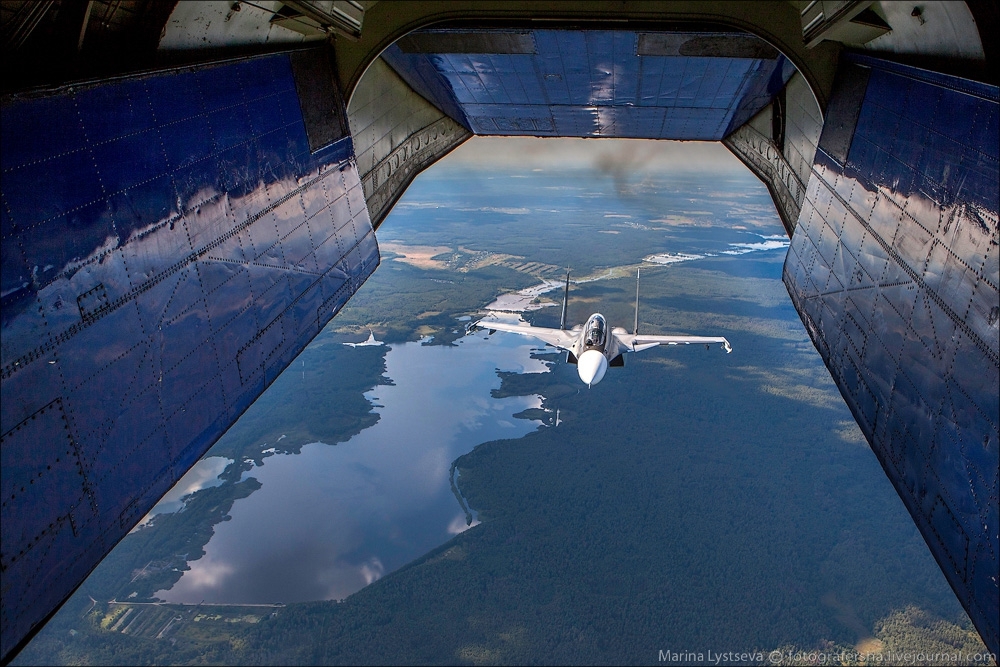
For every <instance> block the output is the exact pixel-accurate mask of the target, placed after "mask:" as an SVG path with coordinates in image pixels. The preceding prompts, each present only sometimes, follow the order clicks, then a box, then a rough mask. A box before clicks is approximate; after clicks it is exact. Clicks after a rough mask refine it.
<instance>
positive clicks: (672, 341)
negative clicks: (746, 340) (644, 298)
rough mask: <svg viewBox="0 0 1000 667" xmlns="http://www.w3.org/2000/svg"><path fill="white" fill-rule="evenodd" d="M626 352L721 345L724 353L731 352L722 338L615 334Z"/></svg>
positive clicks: (730, 347) (728, 345) (727, 342)
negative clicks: (665, 347)
mask: <svg viewBox="0 0 1000 667" xmlns="http://www.w3.org/2000/svg"><path fill="white" fill-rule="evenodd" d="M616 336H617V337H618V340H619V341H621V344H622V347H624V348H625V349H626V351H628V352H641V351H642V350H648V349H649V348H651V347H656V346H657V345H697V344H704V345H710V344H712V343H722V349H724V350H725V351H726V353H727V354H728V353H730V352H732V351H733V348H732V346H731V345H730V344H729V341H728V340H726V339H725V338H723V337H722V336H652V335H647V334H616Z"/></svg>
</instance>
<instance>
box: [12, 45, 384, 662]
mask: <svg viewBox="0 0 1000 667" xmlns="http://www.w3.org/2000/svg"><path fill="white" fill-rule="evenodd" d="M341 111H342V110H341ZM0 146H2V148H0V150H2V156H0V157H2V170H3V181H2V194H0V197H2V207H0V216H2V223H3V224H2V231H3V245H2V249H3V257H2V267H3V275H2V296H3V304H2V314H3V321H2V363H0V366H2V384H0V392H2V401H0V415H2V427H0V433H2V459H3V460H2V469H0V470H2V491H0V496H2V505H3V507H2V523H0V526H2V558H0V562H2V572H3V580H2V598H3V602H2V621H0V629H2V633H0V634H2V642H3V646H2V649H3V655H5V656H6V655H9V651H10V650H11V649H12V647H14V646H15V645H16V644H17V643H18V642H19V641H21V639H22V638H24V637H25V636H27V635H28V633H30V632H31V630H32V629H33V628H35V627H36V626H37V625H38V624H39V623H40V622H41V621H42V620H43V619H45V618H46V616H47V615H48V614H49V613H51V612H52V611H53V610H54V609H56V608H57V607H58V605H59V604H60V603H61V602H62V601H63V600H64V599H65V598H66V597H67V596H68V595H69V594H70V593H71V592H72V591H73V589H74V588H75V587H76V586H77V585H78V584H79V583H80V582H81V581H83V579H84V578H85V577H86V576H87V574H89V573H90V571H91V570H92V569H93V568H94V566H95V565H96V564H97V563H98V562H99V561H100V559H101V558H102V557H103V556H104V555H105V554H106V553H107V552H108V551H109V550H110V549H111V548H112V547H113V546H114V545H115V544H116V543H117V542H118V540H119V539H121V538H122V537H123V536H124V535H125V534H126V533H127V532H128V531H129V529H131V528H132V526H133V525H135V523H136V522H137V521H138V520H139V519H140V518H141V517H142V516H143V515H144V514H145V513H146V512H147V511H148V510H149V509H150V508H151V507H152V506H153V504H154V503H155V502H156V501H157V500H158V499H159V498H160V497H161V496H162V495H163V493H164V492H166V491H167V490H168V489H169V488H170V487H171V486H172V485H173V484H174V483H175V482H176V481H177V479H178V478H180V476H181V475H183V474H184V472H185V471H187V469H188V468H189V467H190V466H191V465H192V464H193V463H194V462H195V461H197V460H198V459H199V458H200V457H201V455H202V454H203V453H204V452H205V451H206V450H207V449H208V447H209V446H210V445H211V444H212V443H213V442H214V441H215V440H216V439H217V438H218V437H219V436H220V435H221V434H222V433H223V432H225V430H226V429H227V428H228V427H229V425H230V424H232V423H233V422H234V421H235V420H236V418H237V417H238V416H239V415H240V414H241V413H242V412H243V411H244V410H245V409H246V408H247V407H248V406H249V405H250V404H251V403H252V402H253V401H254V399H256V398H257V396H259V395H260V393H261V392H262V391H263V390H264V388H265V387H266V386H267V385H268V384H270V382H271V381H273V380H274V378H275V377H277V375H278V374H279V373H280V372H281V370H282V369H284V368H285V367H286V366H287V365H288V363H290V362H291V360H292V359H293V358H294V357H295V356H296V355H297V354H298V352H299V351H300V350H302V349H303V348H304V347H305V345H306V344H307V343H308V342H309V340H311V339H312V338H313V337H314V336H315V335H316V333H318V332H319V330H320V329H321V328H322V327H323V326H324V325H325V324H326V323H327V322H328V321H329V319H330V318H331V317H332V316H333V315H334V314H335V313H336V312H337V311H338V310H339V309H340V307H341V306H342V305H343V304H344V303H345V302H346V301H347V299H348V298H349V297H350V296H351V295H352V294H353V293H354V291H355V290H356V289H357V288H358V287H359V286H360V285H361V284H362V283H363V282H364V281H365V279H366V278H367V277H368V276H369V275H370V274H371V272H372V271H373V270H374V269H375V267H376V266H377V265H378V261H379V257H378V247H377V245H376V242H375V236H374V233H373V231H372V227H371V224H370V222H369V219H368V212H367V209H366V207H365V202H364V197H363V194H362V189H361V184H360V180H359V176H358V172H357V168H356V166H355V164H354V160H353V147H352V144H351V140H350V138H344V139H341V140H340V141H337V142H335V143H333V144H331V145H329V146H326V147H325V148H321V149H320V150H317V151H316V152H315V153H310V150H309V143H308V140H307V136H306V130H305V126H304V124H303V115H302V111H301V109H300V107H299V98H298V96H297V94H296V83H295V79H294V77H293V74H292V68H291V66H290V61H289V56H288V55H287V54H282V55H275V56H268V57H261V58H253V59H247V60H243V61H240V62H234V63H230V64H224V65H219V66H210V67H202V68H197V69H186V70H181V71H172V72H167V73H160V74H156V75H151V76H142V77H135V78H128V79H122V80H117V81H113V82H106V83H101V84H98V85H92V86H70V87H66V88H64V89H61V90H58V91H55V92H50V93H48V94H44V95H39V96H34V97H30V96H29V97H24V98H21V99H14V100H9V101H8V102H6V103H5V104H4V106H3V109H2V144H0Z"/></svg>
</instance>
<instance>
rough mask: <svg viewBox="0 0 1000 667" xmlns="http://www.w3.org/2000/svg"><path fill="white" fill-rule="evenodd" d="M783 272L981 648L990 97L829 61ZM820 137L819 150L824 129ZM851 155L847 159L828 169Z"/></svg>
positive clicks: (993, 451)
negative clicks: (832, 83)
mask: <svg viewBox="0 0 1000 667" xmlns="http://www.w3.org/2000/svg"><path fill="white" fill-rule="evenodd" d="M851 69H854V70H855V72H856V73H857V74H861V75H863V76H858V75H853V76H848V77H845V78H846V79H847V83H846V85H844V86H843V87H842V88H841V89H840V93H839V94H841V95H847V92H848V91H849V90H850V88H851V87H852V86H853V87H855V88H856V87H857V84H858V81H859V80H860V79H862V78H867V79H868V80H867V86H866V87H863V89H862V94H863V95H864V97H863V103H862V101H861V99H855V100H853V101H852V100H851V99H847V97H845V98H844V99H842V100H840V102H842V103H836V102H838V100H837V95H838V91H836V90H835V92H834V98H833V100H832V101H831V104H830V107H829V109H830V113H831V115H832V114H834V113H836V112H838V111H839V113H840V117H836V118H834V117H830V118H828V119H827V126H826V129H825V130H824V136H823V137H822V138H821V140H820V150H818V151H817V153H816V161H815V163H814V165H813V170H812V172H813V173H812V177H811V179H810V181H809V185H808V189H807V192H806V198H805V202H804V204H803V208H802V213H801V215H800V217H799V221H798V226H797V227H796V230H795V235H794V237H793V239H792V245H791V248H790V250H789V253H788V258H787V260H786V263H785V271H784V280H785V284H786V286H787V287H788V291H789V293H790V294H791V296H792V300H793V302H794V303H795V306H796V308H797V309H798V311H799V313H800V315H801V316H802V320H803V322H804V323H805V325H806V328H807V330H808V331H809V334H810V336H811V337H812V339H813V342H814V343H815V344H816V347H817V348H818V349H819V351H820V354H821V355H822V356H823V359H824V361H825V362H826V364H827V367H828V368H829V369H830V372H831V374H832V375H833V377H834V379H835V380H836V382H837V385H838V386H839V387H840V390H841V393H843V395H844V398H845V399H846V401H847V404H848V405H849V406H850V408H851V410H852V411H853V413H854V415H855V417H856V419H857V421H858V424H859V425H860V426H861V428H862V430H863V431H864V432H865V435H866V436H867V437H868V440H869V442H870V443H871V446H872V449H873V450H874V452H875V454H876V455H877V456H878V458H879V461H880V462H881V463H882V466H883V468H884V469H885V472H886V474H887V475H888V476H889V478H890V479H891V480H892V482H893V484H894V485H895V487H896V490H897V491H898V492H899V495H900V497H901V498H902V500H903V502H904V504H905V505H906V507H907V509H908V510H909V511H910V514H911V515H912V516H913V519H914V521H915V522H916V524H917V526H918V528H919V529H920V531H921V533H922V534H923V536H924V539H925V540H926V541H927V544H928V545H929V546H930V550H931V552H932V553H933V554H934V556H935V558H936V559H937V561H938V563H939V564H940V565H941V568H942V570H943V571H944V573H945V575H946V577H947V578H948V581H949V582H950V583H951V585H952V587H953V588H954V590H955V592H956V593H957V595H958V598H959V600H960V601H961V602H962V604H963V605H964V606H965V609H966V610H967V611H968V613H969V616H970V617H971V618H972V620H973V622H974V623H975V624H976V627H977V628H978V629H979V632H980V634H981V635H982V637H983V639H984V640H985V642H986V644H987V646H989V648H990V650H991V651H993V652H994V653H996V651H997V648H998V647H997V644H998V641H997V632H998V631H997V618H998V609H997V600H998V595H1000V593H998V587H997V576H998V553H997V551H998V537H997V536H998V532H1000V528H998V504H1000V497H998V489H1000V482H998V433H1000V431H998V421H1000V420H998V413H1000V404H998V403H1000V399H998V384H1000V361H998V359H1000V350H998V347H1000V343H998V319H1000V303H998V283H1000V277H998V273H1000V269H998V267H1000V259H998V221H997V220H998V219H997V214H998V199H1000V194H998V188H1000V186H998V181H1000V169H998V152H1000V140H998V126H1000V114H998V91H997V88H996V87H993V86H986V85H983V84H978V83H973V82H970V81H966V80H963V79H956V78H953V77H948V76H944V75H940V74H935V73H930V72H925V71H922V70H916V69H913V68H908V67H903V66H900V65H896V64H892V63H888V62H884V61H880V60H877V59H874V58H866V57H861V56H855V57H852V59H850V60H848V61H847V62H846V63H843V64H842V65H841V70H842V71H843V72H844V73H850V70H851ZM828 131H831V134H832V136H831V138H830V140H829V141H828V137H827V132H828ZM845 146H849V151H848V152H847V155H846V157H847V159H846V163H844V164H842V163H840V162H838V161H837V160H836V159H835V156H834V155H831V153H833V154H836V153H837V152H838V150H839V149H840V148H842V147H845Z"/></svg>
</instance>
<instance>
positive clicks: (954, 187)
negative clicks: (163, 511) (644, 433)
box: [0, 0, 1000, 663]
mask: <svg viewBox="0 0 1000 667" xmlns="http://www.w3.org/2000/svg"><path fill="white" fill-rule="evenodd" d="M613 4H614V6H612V3H603V2H578V3H561V2H499V1H497V2H491V1H482V2H468V1H465V0H454V1H452V2H420V3H416V2H405V3H402V2H392V1H387V0H382V1H381V2H357V1H354V0H350V1H348V0H337V1H336V2H305V1H302V2H266V1H261V2H255V3H241V2H228V1H217V2H216V1H213V2H189V1H181V2H157V1H155V0H148V1H145V2H128V3H121V2H117V3H116V2H90V3H76V2H71V1H69V0H63V1H61V2H60V1H56V2H46V3H33V2H13V1H7V0H4V1H3V2H2V3H0V10H2V11H0V20H2V24H0V38H2V47H3V49H4V55H5V61H6V62H7V63H9V68H10V69H11V71H12V74H11V76H10V77H5V81H4V82H3V87H4V93H3V97H2V100H0V102H2V106H0V113H2V118H0V120H2V123H0V132H2V143H0V167H2V175H3V179H2V188H0V199H2V206H0V217H2V262H0V267H2V285H0V287H2V290H0V292H2V338H0V343H2V344H0V352H2V358H0V368H2V374H0V399H2V400H0V452H2V467H0V478H2V484H0V495H2V522H0V530H2V553H0V566H2V575H3V576H2V608H0V612H2V613H0V630H2V633H0V634H2V660H3V662H5V663H6V662H7V661H9V660H10V659H11V658H12V657H13V656H14V655H16V653H17V651H19V650H20V648H21V647H23V646H24V644H25V643H26V642H27V641H28V640H29V639H30V638H31V637H32V636H33V635H34V633H35V632H37V630H38V629H39V628H40V627H41V626H42V625H43V624H44V623H45V621H46V619H48V618H49V617H50V616H51V615H52V614H53V613H55V611H56V610H57V609H58V608H59V606H60V605H61V604H62V603H63V602H64V601H65V600H66V599H67V598H68V597H69V595H71V594H72V592H73V591H74V590H75V589H76V588H77V586H79V584H80V583H81V582H82V581H83V580H84V578H85V577H86V576H87V575H88V574H89V573H90V572H91V571H92V570H93V568H94V567H95V566H96V565H97V564H98V563H99V562H100V560H101V559H102V558H103V557H104V556H105V555H106V554H107V553H108V552H109V551H110V550H111V549H112V548H113V547H114V545H115V544H117V543H118V541H119V540H120V539H121V538H122V537H124V536H125V535H126V534H127V533H128V531H129V530H131V529H132V527H133V526H134V525H135V523H136V522H137V521H139V520H140V519H141V518H142V516H144V515H145V514H146V512H147V511H148V510H149V509H150V508H151V507H152V506H153V505H154V504H155V503H156V502H157V500H159V498H160V497H161V496H162V495H163V494H164V493H165V492H166V491H167V490H168V489H169V488H170V487H171V486H172V485H173V484H174V483H175V482H176V481H177V480H178V479H179V478H180V477H181V476H182V475H183V474H184V473H185V472H186V471H187V470H188V469H189V468H190V467H191V466H192V465H193V464H194V463H195V462H196V461H198V459H199V458H200V457H201V456H202V455H203V454H204V453H205V451H207V450H208V448H209V447H210V446H211V445H212V444H213V443H214V442H215V441H216V440H217V439H218V438H219V437H220V436H221V435H222V434H223V433H225V431H226V429H227V428H229V426H230V425H231V424H232V423H234V422H235V420H236V419H237V418H238V417H239V416H240V415H241V414H242V412H243V411H244V410H245V409H246V408H247V407H248V406H249V405H250V404H252V403H253V401H254V400H255V399H256V398H257V397H258V396H259V395H260V394H261V393H262V392H263V391H264V390H265V389H266V388H267V386H268V385H269V384H270V383H271V382H272V381H273V380H274V379H275V378H276V377H277V376H278V374H280V372H281V371H282V370H283V369H284V368H285V367H286V366H287V365H288V364H289V363H291V361H292V360H293V359H294V358H295V356H296V355H297V354H298V353H299V352H300V351H301V350H302V349H303V348H304V347H305V346H306V345H307V344H308V343H309V341H310V340H311V339H312V338H313V337H314V336H315V335H316V334H317V333H318V332H319V331H320V330H321V329H322V328H323V327H324V326H325V325H326V324H327V322H329V320H330V319H331V318H332V317H334V316H335V315H336V314H337V312H338V311H339V310H340V308H341V307H342V306H343V305H344V304H345V303H346V302H347V300H348V299H349V298H350V297H351V295H352V294H354V292H355V291H356V290H357V289H358V288H359V287H360V285H361V284H363V283H364V281H365V280H366V279H367V278H368V276H370V275H371V274H372V272H373V271H375V270H376V267H377V266H378V263H379V254H378V244H377V241H376V230H377V228H378V225H379V223H380V222H381V221H382V220H383V219H384V218H385V216H386V215H387V214H388V212H389V211H390V210H391V208H392V206H393V204H394V203H395V202H396V201H397V200H398V199H399V197H400V196H401V195H402V193H403V192H404V191H405V189H406V187H407V186H408V185H409V183H410V182H412V180H413V178H414V177H415V176H416V175H417V174H418V173H420V171H421V170H423V169H425V168H427V167H428V166H430V165H431V164H433V163H434V162H435V161H436V160H438V159H440V158H441V157H443V156H444V155H446V154H447V153H448V152H449V151H451V150H452V149H453V148H455V147H456V146H458V145H459V144H461V143H462V142H463V141H465V140H466V139H468V138H469V137H471V136H473V135H500V136H573V137H634V138H647V139H683V140H701V141H721V142H723V144H724V145H726V146H727V148H729V150H730V151H732V152H733V153H734V155H736V157H738V158H739V159H740V160H741V161H743V163H744V164H746V166H747V167H748V168H749V169H750V170H751V171H753V172H754V173H755V174H756V175H757V176H758V177H759V178H760V179H761V180H762V181H763V182H764V184H765V185H766V186H767V187H768V189H769V191H770V192H771V194H772V196H773V198H774V202H775V207H776V209H777V211H778V214H779V216H780V217H781V219H782V221H783V223H784V225H785V228H786V230H787V231H788V233H789V236H790V238H791V246H790V249H789V252H788V255H787V258H786V262H785V267H784V274H783V280H784V282H785V285H786V287H787V289H788V293H789V295H790V298H791V300H792V303H793V304H794V306H795V308H796V310H797V311H798V312H799V314H800V317H801V318H802V321H803V324H804V325H805V328H806V330H807V332H808V334H809V336H810V338H811V339H812V341H813V343H814V344H815V346H816V348H817V350H818V351H819V352H820V354H821V356H822V357H823V360H824V362H825V363H826V366H827V368H828V369H829V371H830V374H831V376H832V377H833V379H834V381H835V382H836V384H837V386H838V387H839V389H840V391H841V393H842V395H843V396H844V399H845V400H846V402H847V404H848V406H849V407H850V409H851V411H852V413H853V414H854V416H855V418H856V420H857V422H858V425H859V426H860V427H861V430H862V431H863V432H864V434H865V436H866V438H867V439H868V442H869V444H870V446H871V448H872V450H873V451H874V452H875V454H876V456H877V457H878V459H879V461H880V463H881V465H882V467H883V469H884V470H885V472H886V475H887V476H888V478H889V479H890V480H891V481H892V483H893V485H894V486H895V488H896V490H897V492H898V493H899V495H900V497H901V499H902V500H903V503H904V504H905V506H906V507H907V509H908V511H909V512H910V514H911V516H912V517H913V520H914V522H915V523H916V525H917V527H918V528H919V530H920V532H921V534H922V535H923V537H924V539H925V541H926V542H927V544H928V546H929V548H930V551H931V553H932V554H933V555H934V557H935V558H936V560H937V562H938V564H939V565H940V566H941V569H942V571H943V572H944V574H945V576H946V578H947V579H948V581H949V583H950V584H951V586H952V588H953V589H954V591H955V593H956V595H957V597H958V599H959V600H960V602H961V603H962V605H963V606H964V608H965V609H966V611H967V612H968V613H969V616H970V618H971V619H972V620H973V622H974V624H975V626H976V628H977V630H978V631H979V633H980V635H981V636H982V638H983V640H984V642H985V643H986V645H987V647H988V648H989V649H990V650H991V651H992V652H994V654H995V653H996V652H997V651H998V634H1000V630H998V626H997V619H998V617H1000V610H998V597H1000V589H998V570H1000V564H998V555H1000V546H998V534H1000V528H998V514H1000V510H998V506H1000V478H998V476H1000V472H998V470H1000V465H998V451H1000V421H998V418H997V415H998V414H1000V398H998V385H1000V342H998V338H1000V336H998V326H1000V325H998V322H1000V306H998V303H1000V292H998V289H1000V259H998V255H1000V242H998V234H1000V232H998V229H1000V225H998V211H1000V186H998V181H1000V167H998V165H1000V136H998V135H1000V132H998V127H1000V94H998V88H997V81H996V79H995V78H994V77H995V72H996V71H997V68H996V37H995V35H996V34H998V17H997V10H996V6H995V3H980V2H968V3H964V2H957V3H946V2H926V3H922V4H921V5H920V6H919V7H914V8H912V10H911V9H907V11H905V12H904V11H901V10H900V6H898V4H894V3H890V2H870V1H868V2H857V1H845V0H820V1H819V2H777V1H776V2H760V3H731V2H683V1H679V2H634V3H613ZM907 7H910V5H907ZM918 9H919V11H918Z"/></svg>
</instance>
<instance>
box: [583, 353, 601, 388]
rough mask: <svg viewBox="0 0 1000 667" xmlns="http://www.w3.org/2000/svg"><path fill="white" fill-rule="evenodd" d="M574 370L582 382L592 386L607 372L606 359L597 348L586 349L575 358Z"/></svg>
mask: <svg viewBox="0 0 1000 667" xmlns="http://www.w3.org/2000/svg"><path fill="white" fill-rule="evenodd" d="M576 370H577V372H578V373H579V374H580V379H581V380H583V382H584V384H586V385H587V386H588V387H593V386H594V385H595V384H597V383H598V382H600V381H601V378H603V377H604V374H605V373H606V372H607V370H608V360H607V359H606V358H605V356H604V355H603V354H601V353H600V352H598V351H597V350H587V351H586V352H584V353H583V354H581V355H580V358H579V359H577V362H576Z"/></svg>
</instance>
